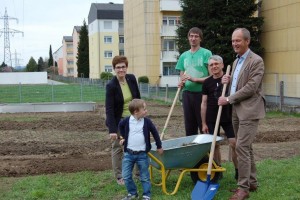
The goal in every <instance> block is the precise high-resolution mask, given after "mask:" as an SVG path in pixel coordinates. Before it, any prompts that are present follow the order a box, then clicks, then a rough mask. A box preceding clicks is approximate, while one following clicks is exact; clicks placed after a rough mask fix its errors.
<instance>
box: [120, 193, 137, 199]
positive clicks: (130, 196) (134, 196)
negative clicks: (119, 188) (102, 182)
mask: <svg viewBox="0 0 300 200" xmlns="http://www.w3.org/2000/svg"><path fill="white" fill-rule="evenodd" d="M137 198H139V195H138V194H128V195H127V196H126V197H124V198H123V199H122V200H130V199H137Z"/></svg>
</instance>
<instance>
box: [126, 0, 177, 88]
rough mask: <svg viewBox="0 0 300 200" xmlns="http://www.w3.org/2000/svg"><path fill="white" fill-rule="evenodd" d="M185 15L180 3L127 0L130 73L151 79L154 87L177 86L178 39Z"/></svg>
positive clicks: (168, 0) (155, 0)
mask: <svg viewBox="0 0 300 200" xmlns="http://www.w3.org/2000/svg"><path fill="white" fill-rule="evenodd" d="M181 11H182V8H181V7H180V4H179V0H140V1H131V0H124V27H125V28H124V36H125V52H126V56H127V57H128V60H129V66H130V67H129V68H128V71H129V72H132V73H134V74H135V75H136V76H137V77H139V76H148V78H149V80H150V83H151V84H158V85H160V86H166V84H168V85H169V86H173V87H175V86H177V83H178V77H179V76H178V75H179V72H178V71H176V70H175V66H176V63H177V58H178V56H179V54H178V51H177V47H176V42H175V37H176V29H177V25H178V24H179V23H180V16H181Z"/></svg>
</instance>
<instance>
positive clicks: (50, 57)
mask: <svg viewBox="0 0 300 200" xmlns="http://www.w3.org/2000/svg"><path fill="white" fill-rule="evenodd" d="M51 66H53V56H52V47H51V44H50V49H49V60H48V67H51Z"/></svg>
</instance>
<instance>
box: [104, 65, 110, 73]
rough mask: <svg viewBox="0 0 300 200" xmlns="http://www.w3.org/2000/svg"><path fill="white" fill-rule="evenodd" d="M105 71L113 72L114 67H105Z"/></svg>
mask: <svg viewBox="0 0 300 200" xmlns="http://www.w3.org/2000/svg"><path fill="white" fill-rule="evenodd" d="M104 70H105V72H112V66H111V65H105V66H104Z"/></svg>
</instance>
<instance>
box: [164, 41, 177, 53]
mask: <svg viewBox="0 0 300 200" xmlns="http://www.w3.org/2000/svg"><path fill="white" fill-rule="evenodd" d="M162 49H163V51H175V50H176V45H175V40H170V39H167V40H163V47H162Z"/></svg>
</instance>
